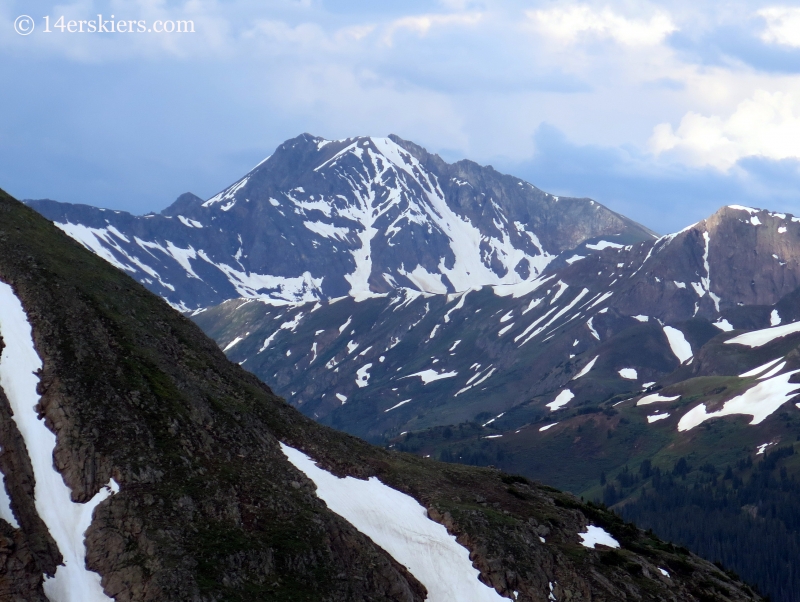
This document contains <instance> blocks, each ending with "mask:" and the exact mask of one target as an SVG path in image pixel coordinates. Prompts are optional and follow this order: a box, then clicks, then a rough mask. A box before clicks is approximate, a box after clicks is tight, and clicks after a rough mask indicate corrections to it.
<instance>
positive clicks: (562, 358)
mask: <svg viewBox="0 0 800 602" xmlns="http://www.w3.org/2000/svg"><path fill="white" fill-rule="evenodd" d="M798 221H800V220H797V218H793V217H792V216H786V215H783V214H775V213H770V212H768V211H756V210H752V209H747V208H740V207H731V208H724V209H722V210H720V211H719V212H718V213H717V214H715V215H714V216H712V217H710V218H709V219H707V220H704V221H702V222H700V223H698V224H695V225H693V226H691V227H689V228H687V229H685V230H684V231H682V232H679V233H677V234H674V235H668V236H663V237H661V238H658V239H656V240H652V241H645V242H641V243H637V244H633V245H627V246H623V245H620V244H616V243H612V242H608V241H601V242H600V243H597V244H593V243H587V244H584V245H581V246H580V247H579V248H578V249H577V250H576V252H575V254H574V255H572V256H570V257H562V258H561V259H559V260H558V261H555V262H552V263H551V264H550V265H549V266H548V267H547V268H545V270H544V271H543V273H542V274H541V275H539V277H538V278H536V279H534V280H530V281H526V282H524V283H520V284H515V285H494V286H487V287H475V288H473V289H470V290H467V291H464V292H460V293H452V294H448V295H431V294H425V293H420V292H417V291H413V290H410V289H398V290H396V291H394V292H392V293H391V294H389V295H388V296H385V297H376V298H372V299H366V300H365V299H356V298H345V299H341V300H334V301H332V302H331V301H328V302H321V303H320V302H314V303H307V304H300V305H293V306H290V307H280V308H278V307H273V306H269V305H266V304H263V303H258V302H252V300H231V301H228V302H226V303H223V304H221V305H220V306H217V307H214V308H211V309H209V310H208V311H206V312H203V313H200V314H198V315H197V316H195V319H196V321H197V322H198V323H199V324H200V325H201V326H202V327H203V328H204V330H205V331H206V332H208V333H209V334H211V336H212V337H213V338H215V339H216V340H217V342H218V343H219V344H220V346H221V347H222V348H223V350H224V351H225V352H226V353H227V354H228V356H229V357H230V358H231V359H233V360H234V361H237V362H239V363H241V364H242V365H243V366H244V367H246V368H247V369H248V370H250V371H252V372H254V373H255V374H257V375H259V376H260V377H261V378H262V379H263V380H264V381H265V382H269V383H271V384H272V385H273V386H275V387H276V389H277V390H278V391H279V392H280V393H281V394H282V395H284V396H286V398H287V399H288V400H289V401H290V403H292V404H294V405H295V406H296V407H299V408H301V409H302V411H303V412H305V413H306V414H308V415H309V416H313V417H314V418H316V419H318V420H322V421H324V422H326V423H329V424H333V425H336V426H337V427H340V428H343V429H345V430H348V431H350V432H353V433H356V434H359V435H361V436H367V437H371V438H381V437H385V436H389V437H391V436H393V435H396V434H397V433H400V432H402V431H409V430H418V429H420V428H425V427H430V426H435V425H446V424H455V423H459V422H463V421H467V420H471V419H473V418H474V417H475V416H476V415H479V414H486V413H487V412H488V413H489V414H490V416H489V417H497V416H498V415H500V414H504V415H505V416H506V417H505V420H506V421H508V420H510V419H511V418H510V417H509V416H511V415H512V414H513V413H515V412H516V413H517V414H519V421H518V422H519V424H524V423H526V422H528V421H530V419H531V417H532V416H535V415H541V416H546V415H549V414H550V413H551V410H553V409H558V408H562V407H566V406H572V407H578V406H580V405H582V404H585V403H590V402H600V401H603V400H604V399H607V398H608V397H610V396H613V395H619V394H627V393H630V394H633V393H635V392H636V391H638V390H641V389H643V388H646V387H647V386H650V385H653V384H654V383H656V382H658V381H660V380H661V379H663V378H665V377H667V376H668V375H669V374H670V373H672V372H673V371H674V370H676V369H677V368H679V367H680V366H681V365H682V364H684V363H686V362H688V361H690V359H691V358H692V356H693V353H694V351H695V350H696V349H697V348H699V346H701V345H702V344H703V343H705V341H707V340H708V339H710V338H711V337H712V336H713V335H714V334H715V333H716V334H720V333H723V332H727V331H729V330H732V329H734V328H755V327H764V326H769V325H770V322H772V323H779V322H780V321H781V319H782V318H781V313H780V310H779V309H776V308H775V307H772V306H776V304H778V303H779V301H780V300H781V299H782V298H783V297H785V296H786V295H789V294H790V293H792V291H794V290H795V289H796V288H797V286H798V285H800V281H799V280H800V247H798V246H797V244H796V243H795V241H796V240H798V239H800V224H799V223H798ZM732 241H735V244H732ZM757 306H761V307H770V309H769V311H767V310H766V309H760V310H756V309H754V307H757ZM745 307H747V308H749V309H748V310H747V311H744V308H745ZM776 307H777V306H776ZM757 316H760V318H757ZM634 341H635V343H634ZM590 369H592V370H594V371H595V372H596V373H597V372H601V373H603V374H605V379H604V380H603V382H602V383H598V382H594V381H593V380H592V379H576V378H575V377H576V374H578V373H582V374H581V376H583V375H584V374H585V372H587V371H588V370H590ZM309 376H310V377H311V378H309ZM483 422H485V420H483Z"/></svg>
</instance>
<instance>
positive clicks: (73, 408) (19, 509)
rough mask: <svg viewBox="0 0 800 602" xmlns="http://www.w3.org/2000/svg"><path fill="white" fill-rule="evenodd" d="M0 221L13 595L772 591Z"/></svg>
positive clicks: (5, 207)
mask: <svg viewBox="0 0 800 602" xmlns="http://www.w3.org/2000/svg"><path fill="white" fill-rule="evenodd" d="M0 215H2V219H1V220H0V337H2V345H0V347H2V349H1V350H0V351H1V353H0V446H1V447H2V453H0V473H2V479H0V560H1V561H2V562H0V599H2V600H15V601H16V600H26V601H28V600H29V601H33V602H87V601H91V602H106V601H107V602H110V601H113V600H117V601H119V602H122V601H130V602H144V601H145V600H147V601H151V602H177V601H181V602H183V601H187V602H188V601H200V600H209V601H211V600H226V601H262V600H263V601H267V600H269V601H272V600H319V601H321V602H339V601H345V600H346V601H352V602H367V601H381V602H423V600H428V601H429V602H450V601H451V600H457V601H462V600H463V601H466V600H469V601H473V600H475V601H487V602H488V601H498V602H499V601H500V600H516V601H519V602H534V601H541V600H575V599H576V596H578V597H581V598H585V599H593V600H623V599H626V598H632V599H637V600H675V601H678V602H691V601H694V600H712V599H724V600H728V601H730V602H758V601H759V600H761V598H760V597H759V596H758V595H756V594H754V593H753V592H752V591H750V590H749V588H748V587H747V586H746V585H744V584H743V583H742V582H741V581H740V580H738V579H736V578H734V577H732V576H730V575H727V574H725V573H724V572H723V571H722V570H720V569H719V568H717V567H715V566H714V565H712V564H711V563H710V562H708V561H705V560H702V559H700V558H698V557H697V556H694V555H692V554H690V553H688V552H687V551H686V550H684V549H682V548H678V547H676V546H673V545H671V544H668V543H666V542H664V541H661V540H659V539H657V538H656V537H654V536H653V535H652V534H648V533H645V532H644V531H642V530H640V529H637V528H636V527H635V526H634V525H631V524H626V523H624V522H623V521H622V520H620V519H619V517H617V516H616V515H614V514H613V513H611V512H609V511H607V510H605V509H603V508H600V507H598V506H593V505H589V504H585V503H583V502H582V501H581V500H579V499H578V498H577V497H575V496H572V495H568V494H564V493H561V492H559V491H557V490H555V489H553V488H551V487H543V486H541V485H538V484H536V483H532V482H530V481H528V480H527V479H525V478H523V477H520V476H513V475H508V474H505V473H502V472H501V471H499V470H490V469H479V468H475V467H467V466H462V467H454V466H447V465H444V464H441V463H438V462H435V461H433V460H425V459H422V458H419V457H416V456H412V455H410V454H401V453H397V452H396V451H390V450H386V449H382V448H378V447H374V446H371V445H369V444H367V443H365V442H363V441H360V440H358V439H357V438H355V437H352V436H349V435H346V434H344V433H341V432H337V431H334V430H332V429H329V428H327V427H324V426H322V425H320V424H318V423H316V422H314V421H312V420H309V419H308V418H306V417H304V416H303V415H302V414H300V413H299V412H297V411H296V410H294V409H293V408H291V407H290V406H288V405H287V404H286V403H285V402H284V401H283V400H282V399H280V398H279V397H277V396H276V395H275V394H274V393H273V392H272V391H271V390H270V389H269V387H267V386H266V385H265V384H264V383H262V382H260V381H259V380H258V379H257V378H256V377H255V376H253V375H252V374H250V373H248V372H246V371H244V370H242V369H241V368H240V367H239V366H237V365H235V364H233V363H231V362H229V361H228V360H227V359H226V358H225V356H224V355H223V354H222V353H221V351H220V350H219V349H218V347H217V346H216V345H215V344H214V342H213V341H211V340H210V339H208V338H207V337H206V336H205V335H203V333H202V332H201V331H200V329H199V328H198V327H197V326H196V325H195V324H193V323H192V322H191V321H189V320H187V319H186V318H185V316H183V315H181V314H179V313H178V312H176V311H174V310H173V309H171V308H169V307H168V306H167V305H166V304H165V303H163V301H162V300H161V299H159V298H158V297H156V296H155V295H153V294H152V293H150V292H148V291H147V290H145V289H144V288H143V287H141V286H140V285H139V284H137V283H136V282H134V281H133V280H132V279H131V278H129V277H127V276H126V275H125V274H123V273H122V272H121V271H119V270H117V269H115V268H113V267H112V266H111V265H109V264H108V263H107V262H105V261H103V260H101V259H99V258H98V257H96V256H94V255H92V254H91V253H89V252H88V251H86V250H85V249H83V248H82V247H80V246H79V245H76V244H75V243H74V241H72V240H70V239H69V238H68V237H67V236H65V235H64V234H63V232H61V231H60V230H58V229H57V228H55V227H54V226H53V224H51V223H49V222H48V221H47V220H45V219H44V218H42V217H41V216H40V215H38V214H37V213H36V212H34V211H32V210H31V209H29V208H27V207H25V206H24V205H22V204H21V203H19V202H17V201H15V200H14V199H12V198H10V197H9V196H8V195H6V194H5V193H4V192H3V191H1V190H0ZM632 575H633V577H632ZM720 597H721V598H720Z"/></svg>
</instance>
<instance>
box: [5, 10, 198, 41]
mask: <svg viewBox="0 0 800 602" xmlns="http://www.w3.org/2000/svg"><path fill="white" fill-rule="evenodd" d="M35 29H36V22H35V20H34V19H33V18H32V17H29V16H28V15H20V16H19V17H17V19H16V20H15V21H14V30H15V31H16V32H17V33H18V34H19V35H21V36H27V35H30V34H31V33H33V31H34V30H35ZM39 31H40V32H41V33H121V34H131V33H195V29H194V21H192V20H190V19H175V20H173V19H166V20H161V19H159V20H156V21H152V22H149V21H146V20H144V19H136V20H132V19H117V18H116V17H115V16H114V15H111V16H110V17H104V16H103V15H102V14H99V15H97V16H96V18H92V19H68V18H66V17H65V16H64V15H61V16H59V17H51V16H49V15H48V16H45V17H42V21H41V25H40V26H39Z"/></svg>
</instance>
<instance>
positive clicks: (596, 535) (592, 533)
mask: <svg viewBox="0 0 800 602" xmlns="http://www.w3.org/2000/svg"><path fill="white" fill-rule="evenodd" d="M578 535H580V538H581V545H582V546H584V547H586V548H594V547H595V546H596V545H597V544H600V545H601V546H608V547H609V548H618V547H619V542H618V541H617V540H616V539H614V538H613V537H611V534H610V533H609V532H608V531H606V530H605V529H603V528H602V527H595V526H594V525H589V526H588V527H586V533H578Z"/></svg>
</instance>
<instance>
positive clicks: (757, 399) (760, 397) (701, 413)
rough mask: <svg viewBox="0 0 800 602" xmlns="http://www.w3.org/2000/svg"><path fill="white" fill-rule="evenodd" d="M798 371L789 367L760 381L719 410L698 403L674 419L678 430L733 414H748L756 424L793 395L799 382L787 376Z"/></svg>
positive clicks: (798, 386) (686, 429)
mask: <svg viewBox="0 0 800 602" xmlns="http://www.w3.org/2000/svg"><path fill="white" fill-rule="evenodd" d="M798 372H800V370H792V371H791V372H785V373H784V374H780V375H778V376H774V377H772V378H770V379H768V380H764V381H762V382H760V383H758V384H757V385H755V386H754V387H751V388H750V389H748V390H747V391H745V392H744V393H742V394H741V395H738V396H736V397H734V398H733V399H730V400H729V401H726V402H725V405H724V406H722V408H721V409H720V410H717V411H716V412H711V413H710V414H709V413H708V412H707V411H706V406H705V404H703V403H701V404H700V405H699V406H697V407H695V408H692V409H691V410H689V411H688V412H687V413H686V414H684V416H683V417H682V418H681V419H680V422H678V430H679V431H688V430H691V429H693V428H694V427H696V426H697V425H699V424H702V423H703V422H705V421H706V420H709V419H711V418H719V417H721V416H731V415H734V414H747V415H750V416H752V417H753V419H752V420H751V421H750V424H760V423H761V422H763V421H764V420H766V419H767V417H768V416H770V415H771V414H772V413H773V412H775V411H776V410H777V409H778V408H779V407H781V406H782V405H783V404H784V403H786V402H787V401H789V400H790V399H791V398H792V397H794V396H795V394H796V392H797V389H798V388H800V384H797V383H790V382H789V379H790V378H791V377H792V376H793V375H795V374H797V373H798Z"/></svg>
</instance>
